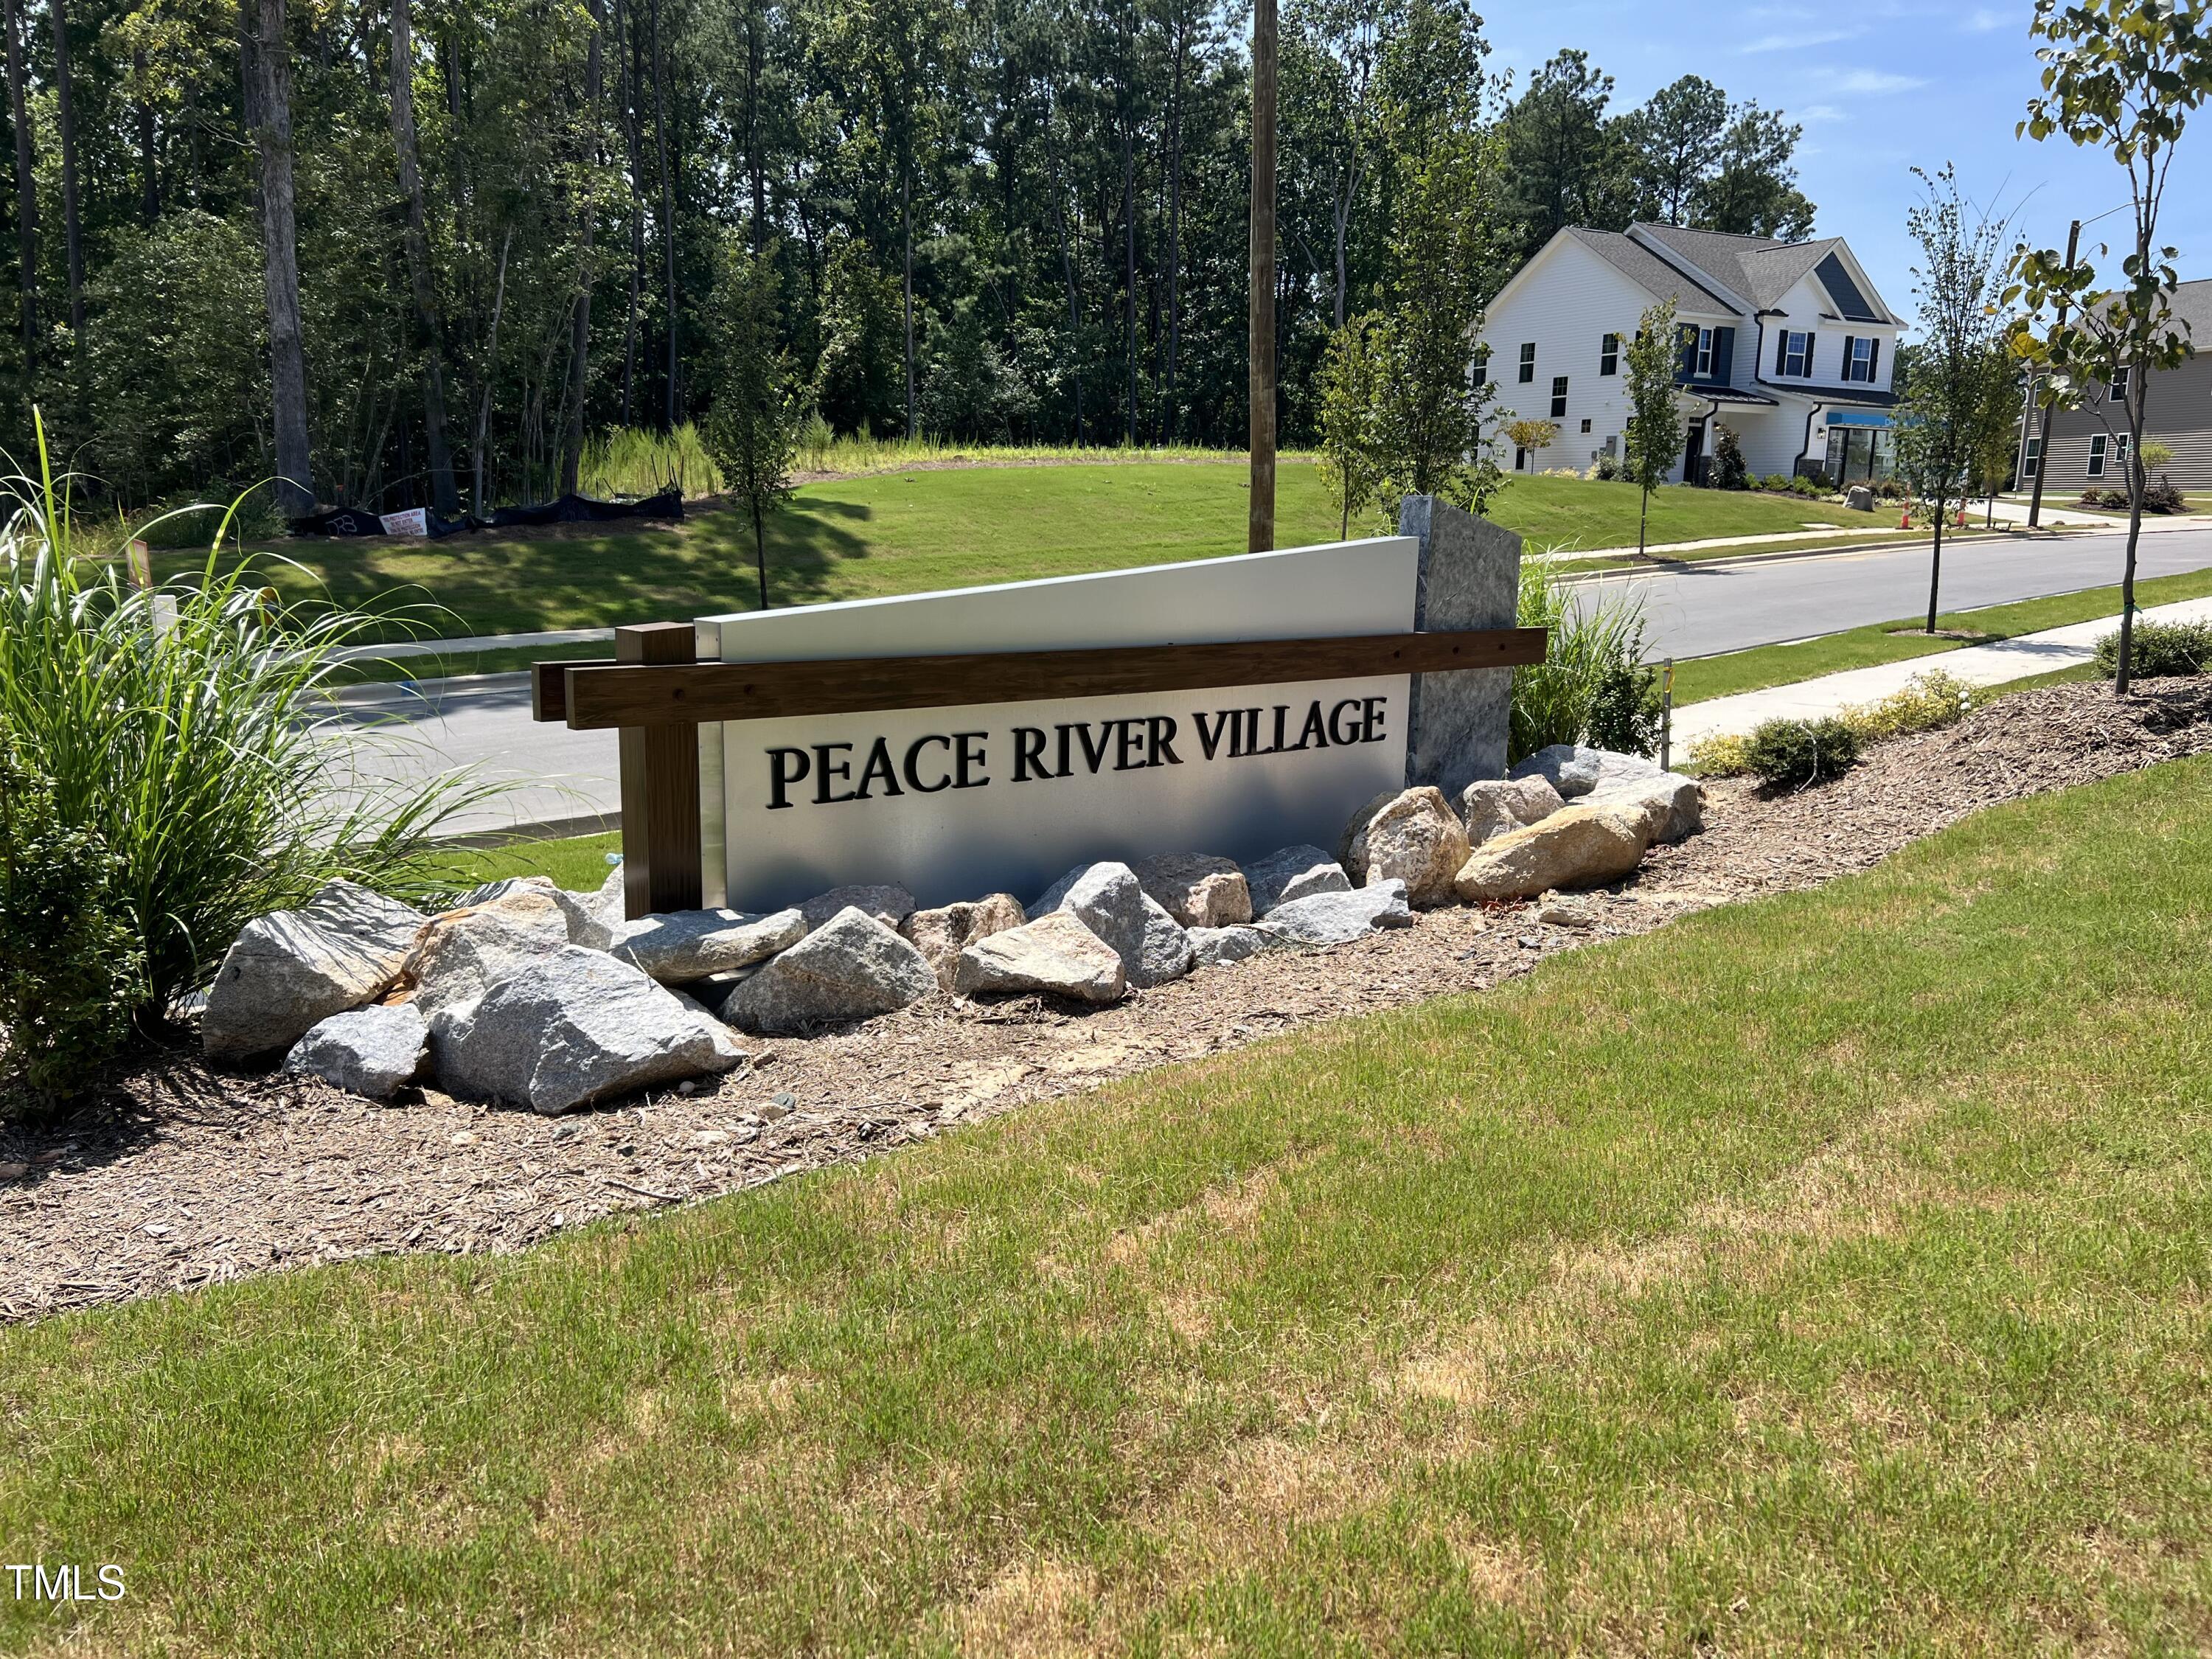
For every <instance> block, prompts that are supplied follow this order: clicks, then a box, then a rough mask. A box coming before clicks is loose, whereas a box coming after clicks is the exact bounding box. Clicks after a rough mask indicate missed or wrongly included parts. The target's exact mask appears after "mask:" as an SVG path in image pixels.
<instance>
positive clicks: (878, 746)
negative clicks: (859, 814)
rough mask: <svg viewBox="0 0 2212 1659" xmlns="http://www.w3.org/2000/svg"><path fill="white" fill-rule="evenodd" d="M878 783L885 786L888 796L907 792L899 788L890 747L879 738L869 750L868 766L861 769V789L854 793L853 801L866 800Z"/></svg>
mask: <svg viewBox="0 0 2212 1659" xmlns="http://www.w3.org/2000/svg"><path fill="white" fill-rule="evenodd" d="M878 783H880V784H882V785H883V787H884V793H885V794H886V795H903V794H904V793H906V791H905V790H903V789H902V788H900V787H899V782H898V774H897V773H896V772H895V771H894V770H892V769H891V750H890V744H887V743H885V742H884V740H883V739H882V738H877V739H876V741H875V746H874V747H873V748H872V749H870V750H868V761H867V764H866V765H865V766H863V767H862V768H861V769H860V788H859V789H858V790H856V791H854V795H853V799H854V800H866V799H868V798H869V794H870V792H871V791H872V789H873V788H874V787H875V786H876V785H877V784H878Z"/></svg>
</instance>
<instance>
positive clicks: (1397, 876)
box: [1341, 784, 1468, 909]
mask: <svg viewBox="0 0 2212 1659" xmlns="http://www.w3.org/2000/svg"><path fill="white" fill-rule="evenodd" d="M1342 850H1343V858H1342V860H1341V862H1342V863H1343V865H1344V870H1345V873H1346V875H1348V876H1349V877H1351V878H1352V883H1353V884H1354V885H1356V886H1360V887H1367V886H1371V885H1373V884H1376V883H1378V882H1385V881H1401V882H1403V883H1404V884H1406V899H1407V902H1408V903H1410V904H1413V905H1415V906H1417V907H1419V908H1422V909H1427V908H1431V907H1432V906H1434V905H1438V904H1449V903H1450V902H1451V899H1452V878H1453V877H1454V876H1455V875H1457V874H1458V873H1459V867H1460V866H1462V864H1465V863H1466V862H1467V851H1468V848H1467V826H1466V825H1465V824H1463V823H1461V822H1460V821H1459V814H1458V813H1456V812H1455V811H1452V810H1451V803H1450V802H1449V801H1447V800H1446V799H1444V797H1443V791H1442V790H1440V789H1437V788H1433V787H1430V786H1428V785H1425V784H1424V785H1423V786H1421V787H1419V788H1417V789H1406V790H1399V791H1386V792H1385V793H1383V794H1380V795H1377V796H1376V798H1375V799H1373V800H1371V801H1370V802H1368V803H1367V805H1364V806H1363V807H1362V808H1360V809H1359V811H1358V812H1357V813H1355V814H1353V816H1352V822H1351V823H1348V824H1347V825H1346V826H1345V831H1344V846H1343V849H1342Z"/></svg>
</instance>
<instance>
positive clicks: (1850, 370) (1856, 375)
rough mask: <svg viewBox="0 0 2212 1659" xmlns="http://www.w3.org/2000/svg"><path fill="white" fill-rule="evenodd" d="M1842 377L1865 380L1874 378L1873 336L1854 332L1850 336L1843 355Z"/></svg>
mask: <svg viewBox="0 0 2212 1659" xmlns="http://www.w3.org/2000/svg"><path fill="white" fill-rule="evenodd" d="M1844 379H1845V380H1865V381H1871V380H1873V379H1874V338H1873V337H1872V336H1871V335H1866V334H1854V335H1852V336H1851V337H1850V344H1849V349H1848V350H1847V351H1846V352H1845V353H1844Z"/></svg>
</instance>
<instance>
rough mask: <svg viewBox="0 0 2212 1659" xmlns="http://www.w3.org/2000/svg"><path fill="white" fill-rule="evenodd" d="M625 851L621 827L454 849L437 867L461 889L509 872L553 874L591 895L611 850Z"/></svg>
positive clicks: (559, 881) (437, 859)
mask: <svg viewBox="0 0 2212 1659" xmlns="http://www.w3.org/2000/svg"><path fill="white" fill-rule="evenodd" d="M622 849H623V844H622V834H621V832H620V831H619V830H616V831H611V832H609V833H608V834H606V835H603V836H567V837H564V838H563V839H561V840H557V841H520V842H510V843H509V844H507V846H504V847H484V848H453V849H452V850H450V851H447V852H441V853H440V854H437V855H436V856H435V861H434V866H433V868H434V872H435V873H436V874H438V875H440V876H442V877H445V878H447V879H450V880H451V881H452V883H453V885H454V886H455V887H456V888H464V887H473V886H476V885H477V884H481V883H483V882H487V881H504V880H505V879H506V878H507V877H509V876H550V877H552V878H553V879H554V881H555V882H556V883H557V884H559V885H561V886H562V887H565V888H567V889H568V890H569V891H570V892H572V893H588V892H592V891H593V890H596V889H597V888H598V887H599V885H600V884H602V883H604V882H605V880H606V878H607V872H608V869H609V867H610V866H608V863H607V854H610V853H619V852H621V851H622Z"/></svg>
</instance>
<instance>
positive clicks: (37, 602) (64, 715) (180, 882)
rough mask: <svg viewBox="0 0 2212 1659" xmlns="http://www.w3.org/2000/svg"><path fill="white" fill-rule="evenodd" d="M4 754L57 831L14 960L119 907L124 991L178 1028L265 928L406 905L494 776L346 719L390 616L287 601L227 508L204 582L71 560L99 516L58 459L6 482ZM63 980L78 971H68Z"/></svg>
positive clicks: (25, 892)
mask: <svg viewBox="0 0 2212 1659" xmlns="http://www.w3.org/2000/svg"><path fill="white" fill-rule="evenodd" d="M42 448H43V445H42ZM0 516H4V520H5V521H4V526H0V748H4V749H5V750H6V751H7V753H8V754H9V757H11V768H12V770H11V776H12V777H15V779H17V780H18V781H17V782H15V784H14V785H13V790H14V792H15V793H16V794H17V795H18V797H19V799H21V800H22V801H24V802H26V803H27V804H29V808H28V810H32V811H35V812H36V813H37V815H38V817H39V819H40V823H41V824H42V825H43V826H46V828H49V829H51V830H52V834H53V836H56V837H58V839H54V840H52V841H51V842H48V841H40V842H38V843H37V846H38V847H39V848H44V849H45V850H43V851H40V852H39V853H38V855H37V856H38V859H39V860H44V862H39V863H37V864H36V865H35V867H34V868H33V878H29V879H27V884H25V885H24V886H22V887H21V889H20V890H19V889H17V888H15V887H12V886H11V887H10V888H9V889H8V890H7V897H6V902H7V903H8V904H9V915H7V916H6V917H5V918H4V919H0V932H4V933H7V935H8V937H9V939H11V940H12V941H15V943H13V944H11V945H10V947H9V948H10V949H11V950H12V951H26V952H28V955H27V956H25V957H21V958H11V963H13V964H14V969H15V970H19V971H21V972H23V973H27V974H30V975H34V976H35V975H37V974H38V973H40V971H42V970H41V969H40V966H39V961H38V951H37V939H38V934H39V931H40V923H39V921H38V920H37V918H38V917H39V916H40V915H42V914H47V913H48V912H49V911H50V910H51V909H52V908H53V907H55V906H59V907H61V908H63V909H69V908H70V907H71V906H73V905H74V906H76V907H77V909H78V910H81V911H82V913H83V914H84V915H87V916H90V915H92V914H93V913H94V912H95V911H97V912H99V913H100V914H106V913H107V912H109V911H111V910H112V912H113V913H114V914H115V915H119V916H120V917H121V918H122V919H123V921H124V922H125V925H126V927H127V929H128V933H129V937H130V940H131V946H130V949H129V951H126V952H125V953H124V958H125V959H128V960H129V961H130V962H131V964H132V965H131V971H130V972H129V973H127V974H125V973H122V972H118V974H117V975H115V978H114V981H113V989H112V995H113V997H114V998H115V999H116V1000H118V1001H119V1002H122V1003H124V1004H125V1005H126V1006H125V1012H126V1013H128V1014H130V1015H132V1016H136V1017H138V1018H141V1019H142V1020H143V1019H149V1018H162V1017H165V1016H167V1014H168V1013H169V1012H171V1011H172V1010H173V1007H174V1006H175V1005H176V1003H177V1001H178V1000H179V999H180V998H182V997H184V996H185V995H187V994H190V993H191V992H193V991H196V990H198V989H200V988H201V987H204V986H205V985H206V984H207V983H208V981H210V978H211V977H212V976H213V975H214V972H215V969H216V967H217V966H218V965H219V964H220V963H221V962H222V955H223V952H224V951H225V950H227V949H228V946H229V945H230V942H231V940H232V939H234V937H235V936H236V935H237V933H238V931H239V929H240V927H243V926H244V925H245V924H246V922H247V921H251V920H252V918H253V917H255V916H258V915H263V914H265V913H266V912H268V911H270V910H275V909H279V908H284V907H286V906H289V905H292V904H295V903H297V902H299V901H300V900H301V899H303V898H305V897H306V896H307V895H309V894H310V893H312V892H313V890H315V889H316V888H318V887H319V886H321V885H322V884H324V883H325V882H327V881H330V880H332V879H335V878H339V877H345V878H351V879H353V880H356V881H359V882H362V883H365V884H372V885H377V886H380V887H381V888H382V889H383V890H386V891H392V892H398V893H406V894H411V893H415V892H416V891H418V890H422V888H424V887H425V886H426V885H427V884H428V878H426V877H425V876H423V875H422V872H423V871H424V869H425V868H426V865H425V862H424V860H425V856H426V854H428V850H429V845H430V838H431V836H432V835H433V834H434V832H435V831H436V829H438V828H439V826H440V825H441V823H442V822H444V821H445V820H446V819H447V817H450V816H451V815H452V814H453V812H454V811H458V810H459V809H460V808H462V807H464V806H467V805H473V804H475V803H477V802H479V801H481V800H483V799H484V798H485V797H486V796H487V795H488V794H489V793H492V789H493V786H488V785H485V784H482V783H479V782H477V781H474V780H472V779H471V778H470V777H469V776H468V775H465V774H463V773H458V772H453V771H450V770H439V769H435V768H426V767H425V766H423V765H422V763H421V760H420V758H419V757H412V756H405V757H401V756H394V755H393V753H392V750H394V749H395V747H402V748H404V746H405V744H404V739H401V738H396V737H393V736H392V735H389V734H387V733H386V732H381V731H379V730H378V729H376V728H375V727H374V726H360V725H354V724H349V723H347V722H346V721H345V720H343V718H342V714H341V711H340V710H339V709H338V708H337V706H336V705H335V704H333V703H331V702H330V701H329V700H328V699H327V697H326V696H325V693H326V691H327V690H328V689H329V687H330V684H331V679H332V677H333V675H334V673H335V672H336V671H337V669H338V668H339V666H340V665H341V664H342V662H343V656H342V653H343V647H347V646H348V645H349V644H354V643H356V642H357V641H366V640H368V639H369V638H371V637H374V636H375V635H377V634H378V633H379V632H380V630H381V629H385V628H386V627H388V626H389V625H390V621H391V619H390V618H389V617H368V616H363V615H361V614H358V613H354V612H349V611H341V610H338V609H337V608H336V607H333V606H330V605H319V604H307V605H302V604H295V603H286V602H284V601H283V600H281V599H278V597H277V595H276V592H275V591H274V590H273V589H270V588H267V587H265V586H263V584H262V582H261V581H260V580H259V579H258V576H257V575H256V574H255V568H254V563H253V561H252V559H251V558H250V557H248V556H246V555H245V554H243V553H242V552H236V553H232V554H228V555H226V554H225V552H224V551H223V547H222V537H223V535H224V534H226V533H227V532H228V524H229V520H228V516H226V517H225V518H224V520H223V527H222V529H219V530H218V532H217V536H216V541H215V544H214V545H213V546H212V548H211V549H210V552H209V555H208V557H207V559H206V561H205V562H204V565H203V566H202V567H201V568H200V569H199V570H198V571H197V572H196V573H195V574H193V575H192V576H191V578H189V579H179V580H175V581H173V582H171V583H169V584H167V586H162V587H160V588H158V589H151V590H143V589H140V588H138V587H136V586H132V585H131V584H130V583H129V582H128V581H126V580H125V577H124V575H123V572H122V568H121V564H120V562H118V561H116V560H112V559H106V560H93V559H86V558H82V557H78V556H72V555H71V554H70V553H67V552H64V551H62V550H64V549H70V548H73V547H76V546H77V545H78V542H76V540H73V539H72V537H73V533H81V526H80V527H78V529H77V531H76V532H73V529H72V526H71V524H70V514H69V502H68V495H67V483H66V481H65V480H64V481H63V482H62V483H61V484H60V485H59V486H58V485H57V483H56V481H55V480H54V479H53V478H52V476H51V474H50V473H47V472H46V471H45V470H44V469H43V467H42V470H41V477H40V478H39V479H37V480H35V481H34V480H29V479H25V478H17V479H15V480H13V481H12V482H10V483H0ZM379 755H381V756H382V757H384V758H383V762H382V763H380V764H372V761H373V760H374V758H375V757H377V756H379ZM395 760H397V761H398V762H399V763H398V764H394V763H393V762H394V761H395ZM410 773H411V774H412V775H413V777H412V781H403V782H391V781H386V779H387V778H390V777H392V776H393V775H408V774H410ZM11 840H12V838H11ZM70 848H76V849H79V851H77V852H75V853H71V852H70V851H69V850H68V849H70ZM56 849H60V850H58V851H57V850H56ZM77 856H81V857H82V859H83V860H85V861H86V862H87V865H88V868H89V867H90V866H92V865H94V864H98V865H99V866H100V869H101V871H102V872H104V873H102V874H101V875H100V879H99V881H98V882H97V883H94V884H89V885H88V887H87V889H86V890H85V893H84V894H83V895H82V896H80V897H76V898H72V897H70V896H68V895H66V894H63V895H59V896H57V895H56V893H55V890H54V889H53V887H52V873H51V872H50V871H48V869H47V866H48V864H50V863H51V862H52V860H56V859H65V858H67V857H77ZM40 872H46V873H40ZM76 913H77V911H71V914H76ZM86 925H87V926H88V927H89V926H91V925H92V924H91V923H90V922H89V921H88V922H87V924H86ZM95 931H97V930H96V929H95ZM119 961H120V959H119ZM26 964H27V965H26ZM47 970H48V971H51V972H52V973H53V974H54V975H58V976H65V975H67V974H68V973H69V972H71V971H73V970H72V969H69V968H68V967H67V965H66V964H64V963H60V962H59V961H58V959H51V960H50V961H49V963H48V969H47ZM76 996H77V993H76V991H70V992H68V993H67V994H64V996H63V1000H64V1001H68V1002H70V1003H72V1005H74V1001H75V1000H76ZM17 1006H18V1007H20V1006H22V1005H21V1004H20V1003H19V1004H18V1005H17ZM0 1018H7V1019H8V1023H9V1032H8V1034H7V1042H8V1049H9V1052H8V1055H7V1062H8V1064H9V1066H12V1068H13V1069H14V1070H15V1071H16V1072H17V1073H24V1072H26V1071H37V1070H38V1069H39V1068H40V1067H41V1066H46V1065H48V1064H49V1063H50V1061H51V1056H50V1054H49V1049H50V1048H51V1046H52V1045H51V1042H50V1041H49V1039H48V1036H46V1029H47V1028H46V1027H44V1026H40V1025H31V1026H25V1025H22V1024H20V1023H19V1020H20V1014H17V1015H15V1016H14V1017H9V1016H0ZM102 1029H103V1030H106V1029H112V1028H108V1027H103V1028H102Z"/></svg>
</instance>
